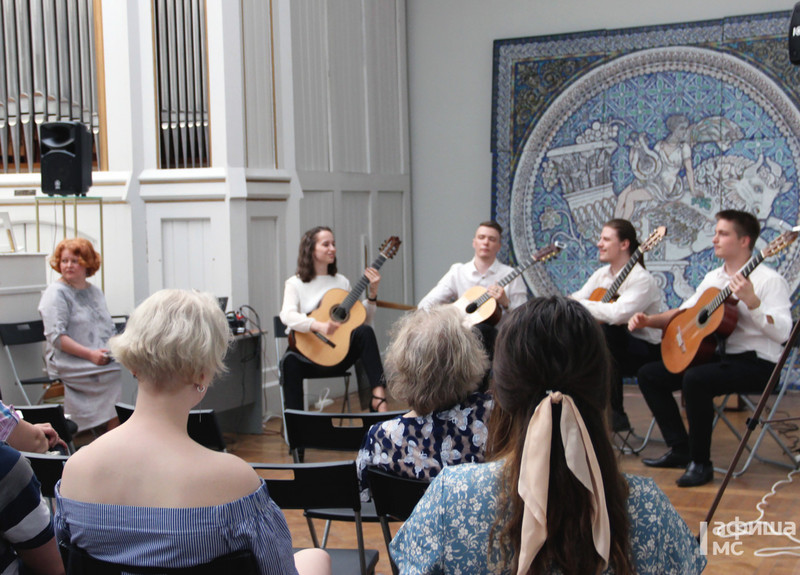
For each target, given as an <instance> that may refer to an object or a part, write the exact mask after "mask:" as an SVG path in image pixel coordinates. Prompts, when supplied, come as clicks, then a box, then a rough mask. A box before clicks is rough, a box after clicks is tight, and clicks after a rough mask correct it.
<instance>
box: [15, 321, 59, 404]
mask: <svg viewBox="0 0 800 575" xmlns="http://www.w3.org/2000/svg"><path fill="white" fill-rule="evenodd" d="M44 342H45V337H44V323H43V322H42V320H40V319H37V320H34V321H24V322H18V323H0V343H2V344H3V347H4V348H5V350H6V356H7V357H8V363H9V365H10V366H11V373H12V374H13V375H14V383H15V384H16V385H17V387H19V390H20V392H21V393H22V397H24V398H25V402H26V403H27V404H28V405H32V404H31V400H30V398H29V397H28V394H27V392H26V391H25V386H26V385H40V386H42V387H43V388H44V391H45V392H46V391H47V390H48V389H49V388H50V387H52V385H53V384H54V383H61V380H60V379H52V378H50V377H48V376H47V375H37V376H34V377H22V376H20V372H19V368H17V365H16V364H15V363H14V354H12V353H11V348H22V347H23V346H25V347H28V348H31V347H33V346H35V345H36V344H38V349H36V356H37V357H39V358H41V357H43V351H44V350H43V349H42V344H43V343H44ZM18 351H19V352H20V353H21V352H22V349H19V350H18ZM40 361H41V360H40ZM37 363H39V362H37ZM38 370H39V373H42V372H43V371H44V363H43V361H41V363H39V366H38ZM26 371H27V372H31V373H33V372H34V371H36V370H34V369H33V368H28V369H26Z"/></svg>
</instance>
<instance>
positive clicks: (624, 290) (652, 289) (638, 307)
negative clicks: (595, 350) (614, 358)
mask: <svg viewBox="0 0 800 575" xmlns="http://www.w3.org/2000/svg"><path fill="white" fill-rule="evenodd" d="M615 279H616V275H614V274H612V273H611V266H610V265H606V266H603V267H601V268H600V269H599V270H597V271H596V272H594V273H593V274H592V275H591V277H590V278H589V279H588V280H587V282H586V283H585V284H583V287H582V288H581V289H579V290H578V291H576V292H575V293H574V294H572V297H573V298H574V299H576V300H578V301H579V302H580V303H581V304H583V306H584V307H585V308H586V309H588V310H589V313H591V314H592V315H593V316H594V318H595V319H596V320H597V321H600V322H603V323H607V324H609V325H624V324H627V323H628V320H629V319H630V318H631V317H633V315H634V314H635V313H638V312H640V311H641V312H644V313H646V314H647V315H653V314H656V313H660V312H661V311H662V305H661V290H660V289H659V287H658V284H657V283H656V280H655V278H654V277H653V275H652V274H651V273H650V272H649V271H647V270H646V269H644V268H643V267H642V266H640V265H639V264H636V265H635V266H633V268H632V269H631V271H630V273H629V274H628V277H626V278H625V281H624V282H622V285H621V286H619V290H618V291H617V295H618V296H619V297H618V298H617V300H616V301H613V302H609V303H602V302H599V301H589V296H591V295H592V292H594V290H596V289H597V288H603V289H606V290H607V289H608V288H610V287H611V284H613V283H614V280H615ZM631 335H632V336H633V337H636V338H639V339H641V340H644V341H646V342H647V343H652V344H656V345H657V344H659V343H661V330H660V329H656V328H652V327H646V328H643V329H638V330H636V331H634V332H632V333H631Z"/></svg>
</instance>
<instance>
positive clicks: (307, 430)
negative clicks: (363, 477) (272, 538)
mask: <svg viewBox="0 0 800 575" xmlns="http://www.w3.org/2000/svg"><path fill="white" fill-rule="evenodd" d="M404 413H406V411H384V412H379V413H324V412H318V411H300V410H297V409H287V410H285V411H284V414H283V415H284V419H285V421H286V435H287V438H288V441H289V449H290V450H291V452H292V457H293V458H294V461H295V463H301V462H302V461H303V459H304V455H305V451H306V449H323V450H328V451H345V452H351V453H353V454H355V452H357V451H358V449H359V448H360V447H361V442H362V441H363V440H364V436H365V435H366V434H367V431H369V428H370V427H372V426H373V425H374V424H376V423H379V422H381V421H385V420H387V419H392V418H395V417H398V416H400V415H402V414H404ZM354 479H356V480H357V476H355V475H354ZM362 505H363V506H362V508H361V517H360V521H364V522H367V523H378V522H379V521H380V519H379V518H378V514H377V513H376V511H375V504H374V503H372V502H371V501H370V502H367V503H363V504H362ZM306 517H308V518H309V524H308V525H309V529H311V530H312V532H313V529H314V526H313V524H312V523H311V521H310V519H311V518H313V519H323V520H325V521H326V523H325V531H324V533H323V535H322V547H323V548H324V547H326V545H327V543H328V535H329V533H330V529H331V521H348V522H352V521H354V520H355V518H354V516H353V512H352V510H350V509H347V508H334V507H332V506H327V507H325V508H319V509H317V508H314V509H306ZM312 537H314V538H316V533H312Z"/></svg>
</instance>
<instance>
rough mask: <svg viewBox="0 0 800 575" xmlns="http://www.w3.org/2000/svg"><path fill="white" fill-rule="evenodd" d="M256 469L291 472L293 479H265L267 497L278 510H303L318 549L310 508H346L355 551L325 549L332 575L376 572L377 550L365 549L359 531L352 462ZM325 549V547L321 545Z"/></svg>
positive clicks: (358, 500) (257, 465)
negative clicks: (352, 525) (353, 525)
mask: <svg viewBox="0 0 800 575" xmlns="http://www.w3.org/2000/svg"><path fill="white" fill-rule="evenodd" d="M250 465H251V466H252V467H253V468H254V469H256V470H270V471H282V472H283V471H287V470H288V471H291V472H292V474H293V477H292V478H289V479H285V478H281V479H275V478H269V477H265V478H264V480H265V481H266V483H267V489H269V495H270V497H271V498H272V500H273V501H275V503H276V504H277V505H278V507H280V508H281V509H303V510H305V516H306V521H307V522H308V526H309V531H310V532H311V540H312V541H313V542H314V546H315V547H319V546H320V545H319V541H318V539H317V535H316V531H315V530H314V526H313V524H312V522H311V517H310V514H309V511H308V510H309V509H312V508H321V507H331V508H339V509H348V510H349V511H350V512H351V515H352V517H353V522H354V523H355V527H356V539H357V541H358V549H328V548H326V549H325V551H327V552H328V554H329V555H330V556H331V563H332V569H331V571H332V572H333V573H336V574H337V575H340V574H341V575H349V574H351V573H360V574H361V575H368V574H371V573H374V572H375V566H376V565H377V563H378V557H379V553H378V551H377V549H365V548H364V532H363V529H362V518H361V510H362V503H361V497H360V494H359V486H358V479H357V477H356V463H355V461H336V462H333V463H251V464H250ZM323 547H324V546H323Z"/></svg>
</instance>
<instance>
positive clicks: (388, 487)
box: [366, 467, 429, 575]
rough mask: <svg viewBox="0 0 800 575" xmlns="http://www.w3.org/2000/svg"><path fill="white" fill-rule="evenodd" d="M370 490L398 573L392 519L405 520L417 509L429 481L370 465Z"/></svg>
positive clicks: (394, 570) (384, 538) (389, 552)
mask: <svg viewBox="0 0 800 575" xmlns="http://www.w3.org/2000/svg"><path fill="white" fill-rule="evenodd" d="M366 473H367V478H368V480H369V491H370V493H371V494H372V501H373V502H374V503H375V511H376V512H377V513H378V518H379V519H380V522H381V529H382V530H383V540H384V542H385V543H386V552H387V553H388V554H389V562H390V563H391V565H392V573H394V575H398V573H399V571H398V569H397V565H395V564H394V559H392V554H391V551H390V550H389V544H390V543H391V542H392V532H391V531H390V530H389V522H390V521H405V520H406V519H408V518H409V516H410V515H411V512H412V511H414V507H416V505H417V502H418V501H419V500H420V499H421V498H422V496H423V495H425V490H426V489H428V485H429V483H428V482H427V481H422V480H420V479H410V478H408V477H400V476H399V475H393V474H391V473H388V472H386V471H384V470H383V469H378V468H377V467H367V469H366Z"/></svg>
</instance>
